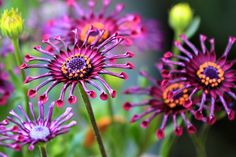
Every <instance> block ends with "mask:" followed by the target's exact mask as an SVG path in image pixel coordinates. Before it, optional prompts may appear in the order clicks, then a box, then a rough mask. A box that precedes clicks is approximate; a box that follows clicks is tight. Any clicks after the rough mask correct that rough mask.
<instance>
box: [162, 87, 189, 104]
mask: <svg viewBox="0 0 236 157" xmlns="http://www.w3.org/2000/svg"><path fill="white" fill-rule="evenodd" d="M162 98H163V100H164V102H165V104H166V105H167V106H169V107H170V108H174V107H176V106H182V105H183V104H184V103H185V102H186V101H188V98H189V95H188V89H184V85H183V84H178V83H174V84H171V85H169V86H168V87H167V88H166V89H165V91H164V92H163V95H162Z"/></svg>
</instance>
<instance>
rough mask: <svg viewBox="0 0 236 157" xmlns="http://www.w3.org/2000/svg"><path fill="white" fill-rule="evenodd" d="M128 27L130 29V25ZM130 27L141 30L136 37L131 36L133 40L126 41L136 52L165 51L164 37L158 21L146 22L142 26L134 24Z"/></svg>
mask: <svg viewBox="0 0 236 157" xmlns="http://www.w3.org/2000/svg"><path fill="white" fill-rule="evenodd" d="M135 25H136V26H135ZM126 27H128V25H126ZM130 27H131V28H135V27H137V28H140V29H139V32H138V33H137V34H136V36H133V37H132V36H131V38H128V39H127V40H126V43H127V45H132V47H134V48H135V51H138V52H148V51H158V50H159V51H160V50H162V49H163V41H164V35H163V32H162V30H161V26H160V24H159V23H158V22H157V21H155V20H145V21H144V22H143V24H142V25H140V24H137V23H136V24H135V23H132V24H131V25H130ZM136 49H137V50H136Z"/></svg>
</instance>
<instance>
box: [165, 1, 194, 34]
mask: <svg viewBox="0 0 236 157" xmlns="http://www.w3.org/2000/svg"><path fill="white" fill-rule="evenodd" d="M192 18H193V11H192V9H191V8H190V6H189V5H188V4H187V3H179V4H176V5H175V6H173V7H172V8H171V10H170V12H169V24H170V26H171V27H172V28H173V29H174V30H175V31H184V30H185V29H186V28H187V27H188V25H189V24H190V23H191V21H192Z"/></svg>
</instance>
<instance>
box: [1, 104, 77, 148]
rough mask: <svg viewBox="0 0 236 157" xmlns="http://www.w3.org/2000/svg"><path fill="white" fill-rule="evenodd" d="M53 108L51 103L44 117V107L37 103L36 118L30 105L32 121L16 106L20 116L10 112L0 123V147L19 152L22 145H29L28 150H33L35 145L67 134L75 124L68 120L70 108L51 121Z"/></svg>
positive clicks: (70, 112) (70, 116)
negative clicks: (37, 111)
mask: <svg viewBox="0 0 236 157" xmlns="http://www.w3.org/2000/svg"><path fill="white" fill-rule="evenodd" d="M54 106H55V105H54V102H53V103H52V104H51V105H50V106H49V110H48V113H47V114H46V115H47V116H45V112H44V105H43V104H42V103H41V102H39V103H38V109H39V116H38V117H36V115H35V113H34V108H33V104H32V103H30V104H29V107H30V112H31V116H32V119H31V118H30V117H29V115H27V114H26V112H25V111H24V109H23V108H22V106H20V105H19V106H18V109H19V111H20V114H17V113H16V112H15V111H13V110H12V111H10V116H8V117H7V119H6V120H4V121H3V122H1V123H0V128H1V130H0V135H1V137H0V146H3V147H8V148H12V149H15V150H21V148H22V147H23V146H24V145H29V146H28V149H29V150H33V149H34V147H35V145H36V144H37V143H40V142H42V143H46V142H48V141H50V140H52V139H54V138H55V137H56V136H58V135H61V134H65V133H67V132H68V131H69V129H70V128H71V127H72V126H74V125H76V124H77V122H76V121H71V120H70V119H71V118H72V116H73V113H72V108H71V107H68V108H66V110H65V112H64V113H63V114H61V115H60V116H58V117H57V118H55V119H54V120H53V119H52V115H53V109H54ZM68 121H70V122H68Z"/></svg>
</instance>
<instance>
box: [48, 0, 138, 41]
mask: <svg viewBox="0 0 236 157" xmlns="http://www.w3.org/2000/svg"><path fill="white" fill-rule="evenodd" d="M110 2H111V0H103V6H102V9H100V11H98V12H97V11H95V8H96V6H97V5H96V2H95V1H93V0H89V1H88V6H89V8H86V7H84V6H81V5H80V4H79V3H77V2H76V1H75V0H67V4H68V6H69V7H73V11H74V15H75V16H69V17H68V16H64V17H62V18H59V19H52V20H50V21H49V22H48V24H47V26H46V27H45V29H44V36H47V37H48V36H49V37H51V36H55V35H61V34H62V38H63V39H64V38H66V41H70V42H73V39H74V36H73V34H71V31H72V30H74V29H78V33H79V40H81V42H84V41H85V40H86V34H87V31H88V30H89V29H90V27H91V26H93V27H94V28H96V29H98V30H104V33H103V35H102V37H101V39H100V42H102V41H104V40H106V39H108V38H109V37H111V35H113V34H114V33H118V34H119V35H120V36H126V37H129V38H130V39H133V38H135V36H137V35H139V33H141V28H142V27H141V20H140V16H138V15H135V14H126V15H124V16H120V14H121V12H122V10H123V9H124V5H123V4H117V5H116V6H115V9H114V11H113V12H110V13H108V8H109V7H110ZM97 35H98V34H94V35H93V36H91V38H90V39H89V40H88V41H87V42H88V43H89V44H90V43H92V42H93V41H94V40H95V39H96V38H97Z"/></svg>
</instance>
